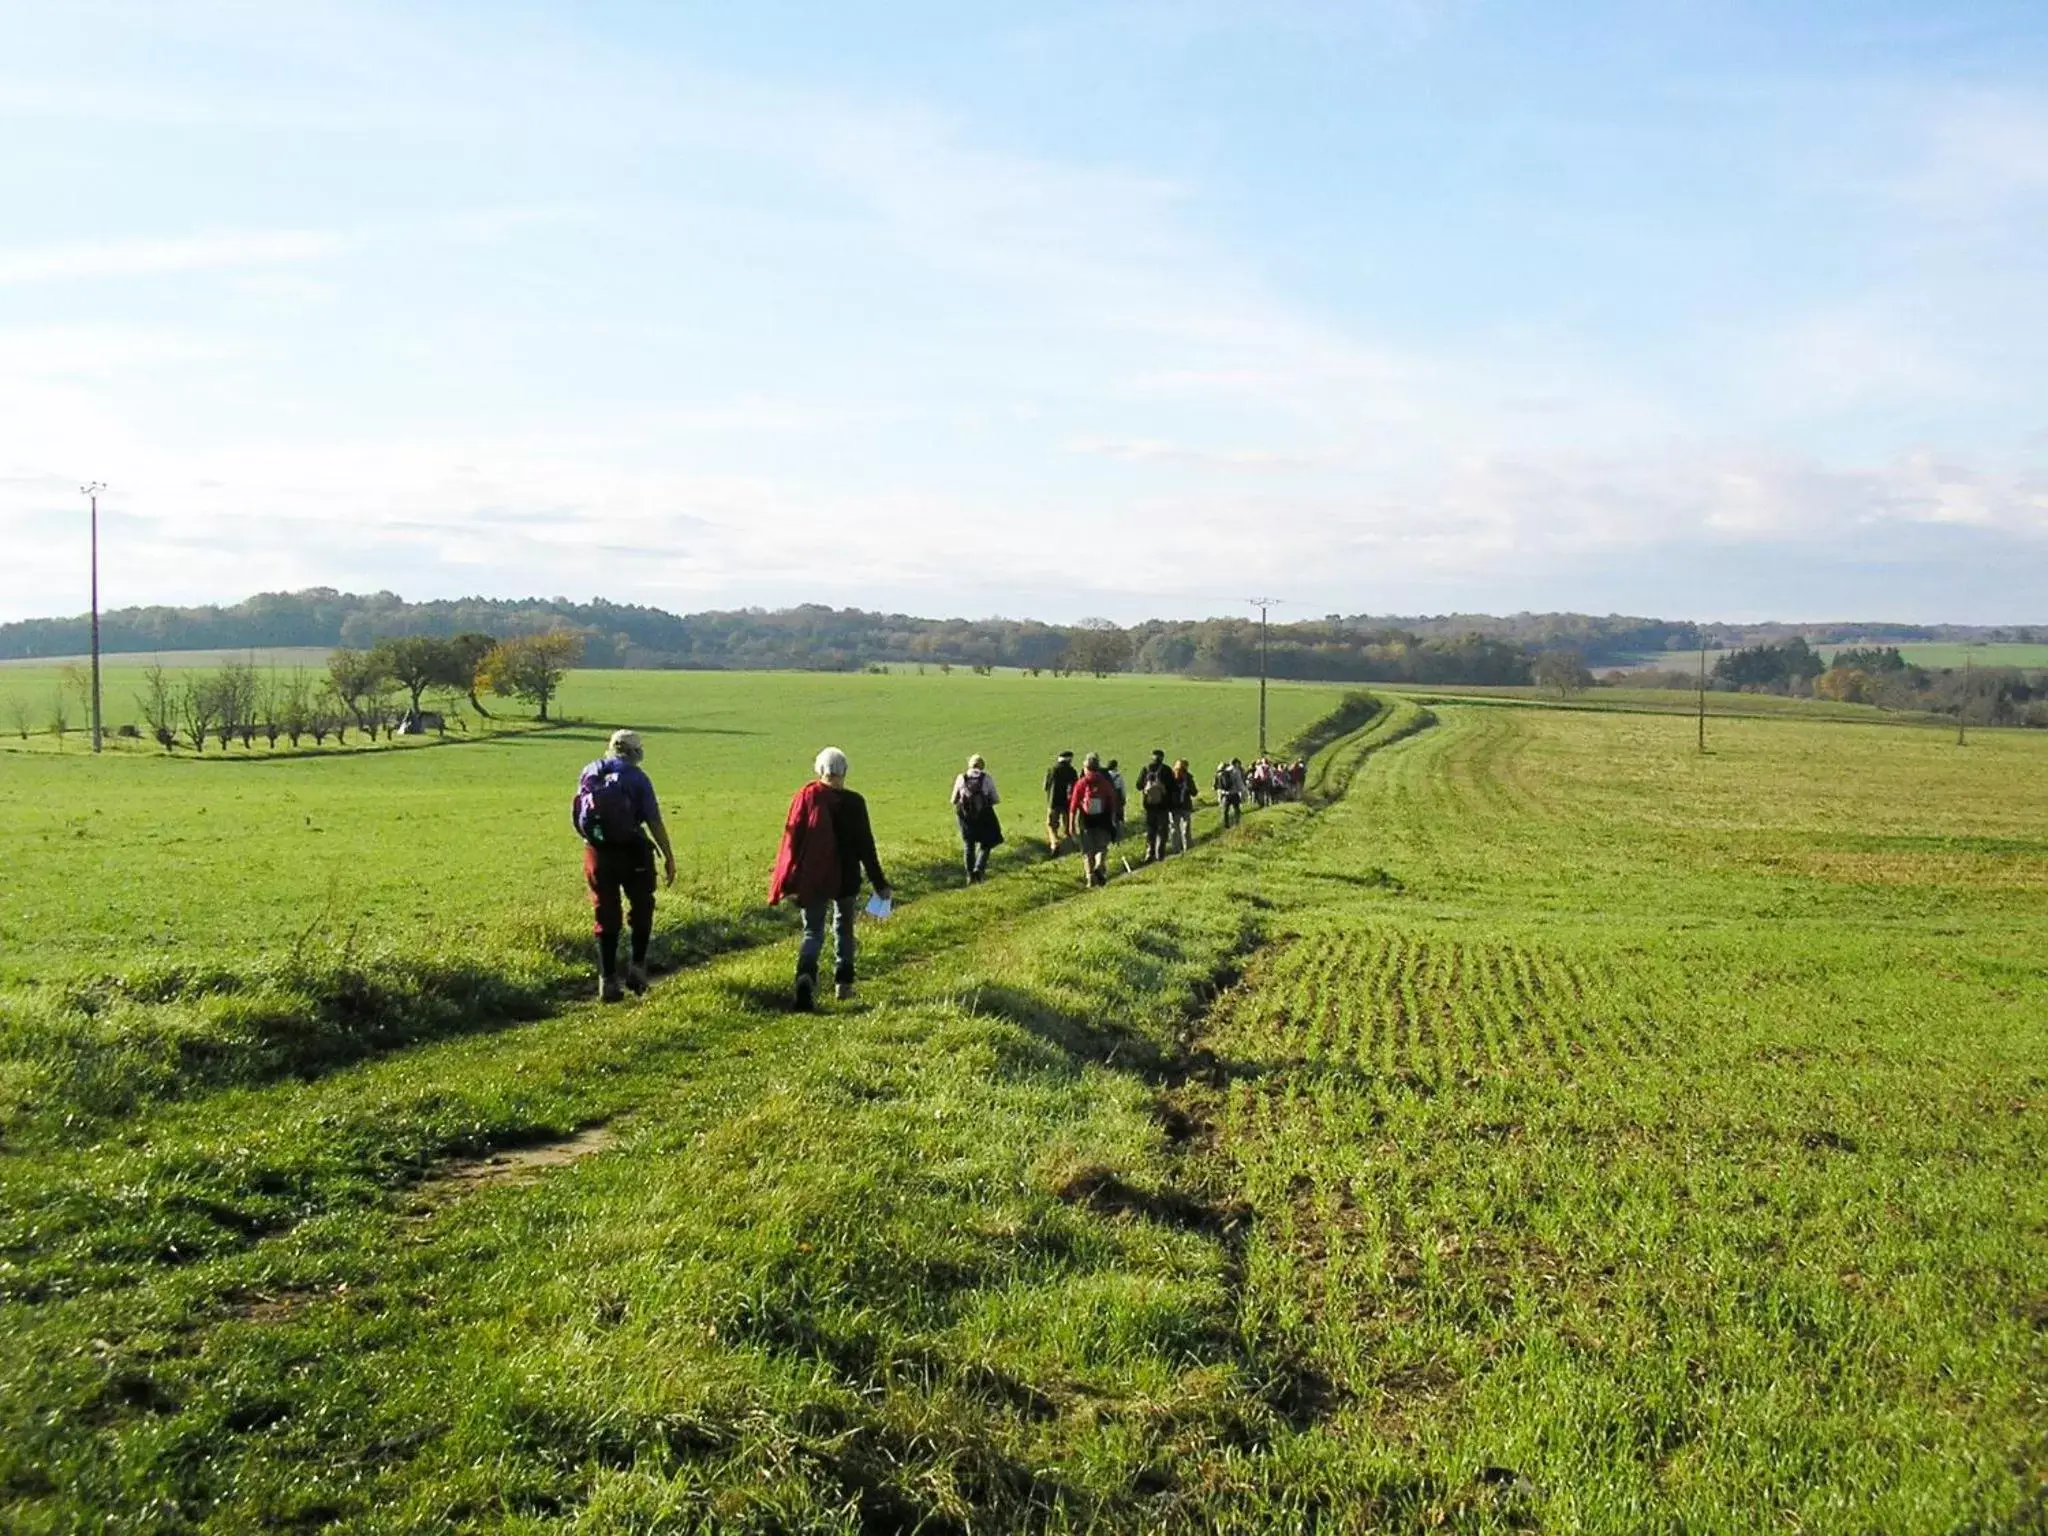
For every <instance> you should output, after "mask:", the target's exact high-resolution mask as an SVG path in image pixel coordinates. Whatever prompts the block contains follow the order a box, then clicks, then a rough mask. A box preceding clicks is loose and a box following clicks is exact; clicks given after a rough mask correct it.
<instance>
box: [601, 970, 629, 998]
mask: <svg viewBox="0 0 2048 1536" xmlns="http://www.w3.org/2000/svg"><path fill="white" fill-rule="evenodd" d="M597 1000H598V1001H599V1002H600V1003H623V1002H624V1001H625V1000H626V989H625V988H624V987H622V986H620V985H619V978H618V977H616V976H600V977H598V979H597Z"/></svg>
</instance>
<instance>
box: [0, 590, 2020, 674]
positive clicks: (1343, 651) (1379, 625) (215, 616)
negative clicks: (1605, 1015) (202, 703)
mask: <svg viewBox="0 0 2048 1536" xmlns="http://www.w3.org/2000/svg"><path fill="white" fill-rule="evenodd" d="M557 630H566V631H570V632H572V633H574V634H576V635H577V636H578V638H579V640H580V641H581V644H582V647H583V650H582V660H581V665H583V666H588V667H653V668H708V669H727V668H729V669H779V668H804V669H810V670H842V671H852V670H858V669H859V668H861V667H864V666H870V665H875V664H883V665H888V664H901V663H927V664H940V663H945V664H950V665H954V666H966V667H975V666H983V667H1020V668H1024V669H1027V670H1028V669H1030V668H1034V667H1036V668H1039V669H1041V670H1085V671H1095V670H1101V669H1105V668H1106V669H1108V670H1119V671H1120V670H1126V669H1128V670H1133V671H1140V672H1166V673H1181V674H1186V675H1191V676H1212V677H1231V676H1238V677H1242V676H1248V675H1253V674H1256V673H1257V672H1258V670H1259V626H1258V623H1257V621H1256V620H1254V619H1252V618H1250V617H1249V616H1247V617H1244V618H1212V619H1193V620H1182V619H1153V620H1146V621H1143V622H1141V623H1138V624H1134V625H1130V626H1128V627H1123V626H1118V625H1114V624H1110V623H1108V622H1107V621H1106V620H1084V621H1083V622H1081V623H1079V624H1070V625H1060V624H1046V623H1042V622H1039V621H1037V620H1034V619H1005V618H988V619H927V618H917V617H913V616H911V615H908V614H900V613H878V612H868V611H865V610H861V609H854V608H831V607H828V606H825V605H822V604H801V605H798V606H796V607H793V608H785V609H777V610H772V611H771V610H767V609H762V608H745V609H732V610H723V611H709V612H703V613H696V614H689V615H679V614H674V613H670V612H667V611H665V610H663V609H660V608H653V607H647V606H644V605H640V604H631V603H613V602H607V601H605V600H603V599H598V600H596V601H593V602H589V603H574V602H570V601H568V600H567V599H565V598H554V599H540V598H519V599H491V598H480V597H472V598H460V599H443V600H435V601H431V602H422V603H409V602H406V601H405V600H404V599H403V598H401V597H399V596H398V595H397V594H395V593H391V592H376V593H367V594H356V593H346V592H338V591H335V590H334V589H332V588H325V587H315V588H309V589H307V590H305V591H301V592H266V593H261V594H258V595H257V596H255V597H252V598H249V599H248V600H247V601H245V602H241V603H236V604H232V605H227V606H204V607H194V608H174V607H146V608H124V609H116V610H113V611H111V612H108V613H106V614H103V615H102V616H101V621H100V631H101V648H102V650H103V651H105V652H107V653H109V654H135V653H149V652H160V651H186V650H246V649H251V648H262V649H278V648H293V647H318V648H321V649H332V648H335V647H345V648H348V649H353V650H364V651H366V650H368V649H370V648H371V647H372V646H374V645H376V644H377V643H378V642H380V641H385V640H395V639H400V638H405V637H410V636H432V637H439V638H442V639H453V638H455V637H457V636H460V635H465V634H474V635H490V636H493V637H497V638H510V637H516V636H520V635H535V634H545V633H549V632H552V631H557ZM1795 630H1797V632H1798V633H1799V635H1800V637H1801V638H1803V639H1805V640H1807V641H1810V642H1812V643H1815V644H1844V643H1857V642H1861V641H1865V640H1872V639H1876V640H1883V641H1892V642H1896V641H1913V640H1922V641H1925V640H1947V639H1986V640H2008V639H2010V640H2020V641H2031V640H2033V639H2034V638H2035V637H2036V635H2037V634H2039V635H2040V636H2041V637H2042V638H2044V639H2048V626H2043V627H2042V628H2041V629H2040V630H2038V631H2037V630H2035V629H2032V628H2026V627H2022V628H2018V629H1991V628H1985V627H1971V626H1960V625H1935V626H1924V625H1923V626H1906V625H1896V624H1874V623H1873V624H1861V623H1855V624H1836V625H1828V626H1805V627H1798V626H1787V625H1780V624H1758V625H1703V624H1699V623H1694V622H1692V621H1674V620H1664V619H1653V618H1641V617H1634V616H1628V615H1619V614H1609V615H1605V616H1599V615H1591V614H1576V613H1543V614H1536V613H1519V614H1511V615H1508V616H1506V617H1497V616H1494V615H1489V614H1446V615H1430V616H1411V617H1398V616H1396V617H1377V618H1376V617H1373V616H1370V615H1350V616H1346V615H1342V614H1335V613H1331V614H1325V615H1323V616H1322V617H1321V618H1317V619H1305V620H1297V621H1293V622H1283V623H1276V624H1274V625H1273V626H1272V628H1271V631H1270V656H1269V666H1270V670H1271V672H1272V674H1273V675H1274V676H1276V677H1286V678H1300V679H1313V680H1319V681H1348V682H1389V683H1392V682H1413V683H1493V684H1513V683H1527V682H1530V681H1531V680H1532V677H1533V668H1534V666H1535V663H1536V660H1537V658H1538V657H1540V656H1542V655H1543V654H1545V653H1547V652H1572V653H1576V655H1577V657H1578V659H1579V660H1580V661H1582V662H1583V663H1585V664H1586V665H1587V666H1589V667H1609V666H1619V665H1626V664H1629V663H1633V662H1639V661H1640V660H1641V659H1642V658H1644V657H1645V656H1651V655H1655V654H1657V653H1659V652H1681V651H1690V650H1694V649H1697V648H1698V647H1699V646H1700V645H1702V644H1706V645H1709V646H1712V647H1715V648H1720V647H1725V646H1731V645H1733V646H1741V645H1750V644H1757V643H1763V644H1776V643H1779V642H1781V641H1783V640H1785V639H1787V638H1789V637H1791V636H1792V635H1793V633H1794V632H1795ZM88 632H89V627H88V621H87V619H86V617H85V616H84V615H82V614H81V615H77V616H74V617H69V618H48V619H26V620H20V621H17V622H15V623H10V624H0V659H26V658H33V657H38V656H75V655H80V654H82V653H83V652H84V651H85V650H86V648H87V645H88ZM1112 652H1114V653H1117V654H1114V655H1112V654H1111V653H1112ZM1098 662H1100V663H1101V664H1102V665H1101V666H1098V665H1097V664H1096V663H1098Z"/></svg>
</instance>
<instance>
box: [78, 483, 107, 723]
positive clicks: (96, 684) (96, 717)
mask: <svg viewBox="0 0 2048 1536" xmlns="http://www.w3.org/2000/svg"><path fill="white" fill-rule="evenodd" d="M106 488H107V484H106V482H105V481H104V480H95V481H93V482H92V483H91V484H90V485H81V486H80V487H79V488H78V491H79V494H80V495H82V496H84V497H85V498H86V499H87V500H88V501H90V502H91V504H92V749H93V751H95V752H97V751H99V749H100V737H101V730H100V492H101V491H104V490H105V489H106Z"/></svg>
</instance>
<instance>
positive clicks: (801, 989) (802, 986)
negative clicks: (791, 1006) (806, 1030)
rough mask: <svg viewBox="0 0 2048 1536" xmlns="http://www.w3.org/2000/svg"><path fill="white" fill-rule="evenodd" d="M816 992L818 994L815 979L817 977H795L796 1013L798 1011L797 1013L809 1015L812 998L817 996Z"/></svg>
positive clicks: (816, 979)
mask: <svg viewBox="0 0 2048 1536" xmlns="http://www.w3.org/2000/svg"><path fill="white" fill-rule="evenodd" d="M817 992H818V978H817V977H815V976H799V977H797V979H796V1006H797V1011H798V1012H799V1013H809V1012H810V1011H811V1003H812V1000H813V999H814V998H815V997H816V996H817Z"/></svg>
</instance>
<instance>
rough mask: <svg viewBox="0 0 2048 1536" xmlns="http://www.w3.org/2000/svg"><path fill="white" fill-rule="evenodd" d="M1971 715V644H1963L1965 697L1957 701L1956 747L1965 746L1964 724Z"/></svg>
mask: <svg viewBox="0 0 2048 1536" xmlns="http://www.w3.org/2000/svg"><path fill="white" fill-rule="evenodd" d="M1969 713H1970V642H1969V641H1967V640H1965V641H1964V642H1963V696H1962V697H1961V698H1959V699H1957V700H1956V745H1957V746H1959V747H1960V746H1961V745H1963V722H1964V721H1965V720H1966V719H1967V718H1968V717H1969Z"/></svg>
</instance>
